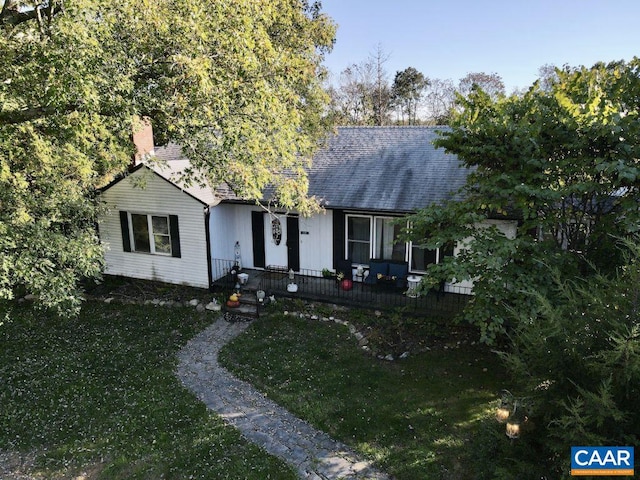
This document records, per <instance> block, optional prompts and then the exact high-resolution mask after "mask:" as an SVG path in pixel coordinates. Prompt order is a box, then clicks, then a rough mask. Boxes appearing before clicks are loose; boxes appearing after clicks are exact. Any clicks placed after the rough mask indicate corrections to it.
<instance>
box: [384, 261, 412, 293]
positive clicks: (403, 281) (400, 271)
mask: <svg viewBox="0 0 640 480" xmlns="http://www.w3.org/2000/svg"><path fill="white" fill-rule="evenodd" d="M408 274H409V265H407V264H406V263H389V274H388V275H389V276H390V277H396V287H398V288H404V287H406V286H407V275H408Z"/></svg>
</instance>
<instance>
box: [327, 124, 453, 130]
mask: <svg viewBox="0 0 640 480" xmlns="http://www.w3.org/2000/svg"><path fill="white" fill-rule="evenodd" d="M336 128H344V129H347V128H348V129H356V128H358V129H367V128H369V129H380V128H394V129H398V130H411V129H416V130H417V129H423V130H427V129H442V128H448V126H447V125H337V126H336Z"/></svg>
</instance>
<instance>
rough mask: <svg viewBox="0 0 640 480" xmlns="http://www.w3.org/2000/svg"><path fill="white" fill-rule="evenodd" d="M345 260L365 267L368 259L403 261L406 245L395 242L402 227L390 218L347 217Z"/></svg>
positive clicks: (371, 216) (370, 216)
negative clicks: (348, 259)
mask: <svg viewBox="0 0 640 480" xmlns="http://www.w3.org/2000/svg"><path fill="white" fill-rule="evenodd" d="M346 222H347V235H346V237H347V238H346V242H347V245H346V247H347V258H350V259H351V261H352V262H353V263H355V264H362V265H367V264H368V263H369V259H370V258H377V259H381V260H393V261H399V262H403V261H405V252H406V244H405V243H404V242H397V241H396V240H397V238H398V235H399V234H400V230H401V228H402V225H400V224H397V223H394V219H393V218H390V217H377V216H373V215H347V216H346Z"/></svg>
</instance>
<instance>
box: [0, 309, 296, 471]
mask: <svg viewBox="0 0 640 480" xmlns="http://www.w3.org/2000/svg"><path fill="white" fill-rule="evenodd" d="M211 319H212V317H211V316H207V315H201V314H198V313H196V312H195V311H194V310H193V309H187V308H175V309H167V308H157V307H152V306H131V305H130V306H127V305H120V304H117V305H106V304H102V303H100V304H99V303H88V304H87V305H85V306H84V308H83V310H82V313H81V315H80V316H79V317H78V318H76V319H73V320H62V319H58V318H55V317H53V316H50V315H47V314H46V313H43V312H34V311H33V310H31V309H29V308H27V307H26V306H18V305H15V304H6V303H5V304H0V450H4V451H10V452H22V453H25V452H29V453H33V452H36V463H35V466H34V468H35V469H36V470H38V471H40V472H42V474H43V475H44V476H45V478H54V477H55V478H58V477H64V478H73V475H74V473H77V472H82V471H88V472H90V478H94V479H149V480H151V479H153V480H155V479H159V478H166V479H186V478H200V479H233V480H236V479H266V478H273V479H293V478H296V477H295V475H294V473H293V471H292V470H290V469H289V467H287V466H286V465H284V464H283V463H282V462H281V461H280V460H277V459H275V458H274V457H271V456H268V455H266V454H265V453H264V452H263V451H262V450H260V449H258V448H257V447H254V446H253V445H251V444H248V443H247V442H246V441H244V440H243V439H242V438H241V437H240V435H239V434H238V433H237V431H236V430H234V429H232V428H229V427H227V426H226V425H224V424H223V423H222V421H221V420H220V419H219V417H217V416H216V415H213V414H211V413H209V412H208V411H207V410H206V408H205V407H204V405H203V404H202V403H200V402H199V401H197V400H196V399H195V397H194V396H193V395H191V394H190V393H189V392H188V391H186V390H185V389H184V388H183V387H182V386H181V385H180V383H179V381H178V380H177V378H176V377H175V376H174V369H175V366H176V357H175V354H176V352H177V351H178V349H179V348H180V347H181V346H182V345H184V343H185V342H186V341H187V340H188V339H189V338H191V337H192V336H194V335H195V334H196V333H197V332H199V331H200V330H202V329H203V328H204V327H205V326H206V325H207V324H208V323H209V322H211Z"/></svg>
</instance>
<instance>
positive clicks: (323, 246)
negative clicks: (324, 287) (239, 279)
mask: <svg viewBox="0 0 640 480" xmlns="http://www.w3.org/2000/svg"><path fill="white" fill-rule="evenodd" d="M254 211H256V212H264V210H263V209H261V208H259V207H256V206H253V205H233V204H220V205H217V206H215V207H213V208H212V209H211V217H210V221H209V228H210V232H211V258H212V259H217V258H218V259H225V260H232V259H233V258H234V257H233V255H234V251H233V248H234V245H235V242H236V241H238V242H240V251H241V256H242V266H243V267H244V268H255V265H254V262H253V234H252V231H251V212H254ZM332 219H333V216H332V212H331V211H327V212H326V213H321V214H318V215H314V216H313V217H310V218H304V217H299V225H300V268H301V269H310V270H318V271H320V270H322V269H323V268H331V265H332V264H333V225H332ZM281 222H282V230H283V238H282V244H281V245H282V246H284V245H285V242H286V223H287V222H286V217H285V216H284V215H282V216H281ZM268 223H269V217H268V216H266V215H265V225H266V226H268ZM303 232H308V233H303ZM265 241H266V242H270V241H271V237H270V236H269V235H266V236H265ZM267 263H268V260H267ZM285 263H286V262H285Z"/></svg>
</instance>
